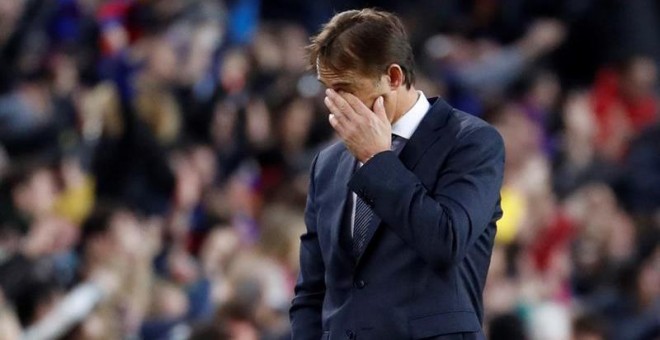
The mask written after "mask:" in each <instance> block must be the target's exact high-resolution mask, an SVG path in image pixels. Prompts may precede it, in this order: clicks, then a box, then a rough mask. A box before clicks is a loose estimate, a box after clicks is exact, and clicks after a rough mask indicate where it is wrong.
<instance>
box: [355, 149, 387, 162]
mask: <svg viewBox="0 0 660 340" xmlns="http://www.w3.org/2000/svg"><path fill="white" fill-rule="evenodd" d="M386 151H390V150H381V151H377V152H375V153H373V154H371V156H369V157H367V158H366V159H364V160H362V161H361V162H362V164H367V162H369V161H370V160H371V159H372V158H374V157H376V156H377V155H379V154H381V153H383V152H386Z"/></svg>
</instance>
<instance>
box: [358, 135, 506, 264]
mask: <svg viewBox="0 0 660 340" xmlns="http://www.w3.org/2000/svg"><path fill="white" fill-rule="evenodd" d="M425 157H433V155H432V154H426V155H425ZM446 162H447V163H446V165H445V166H444V167H443V170H442V171H441V172H440V173H439V174H438V183H437V185H436V187H435V189H434V191H433V192H430V191H428V189H427V188H425V187H424V185H423V184H422V182H421V181H420V180H419V179H418V178H417V176H416V175H415V174H413V173H412V172H411V171H410V170H408V169H407V168H406V167H405V166H404V164H403V163H401V161H400V160H399V158H398V157H397V156H396V155H395V154H394V153H393V152H391V151H385V152H381V153H379V154H377V155H376V156H374V157H373V158H372V159H370V160H369V161H368V162H367V163H366V164H365V165H364V166H362V167H361V168H360V169H359V170H358V171H357V172H356V173H355V174H354V175H353V178H351V181H350V182H349V188H351V190H353V191H354V192H355V193H356V194H357V195H359V196H360V197H361V198H362V199H363V200H364V201H365V202H367V203H368V204H370V205H371V207H372V209H373V211H374V213H375V214H377V215H378V216H379V217H380V218H381V220H382V221H383V222H385V224H386V225H387V227H389V228H390V229H391V230H393V231H394V232H395V233H397V234H398V235H399V237H401V238H402V239H403V240H404V241H405V242H406V243H408V244H409V245H410V246H411V247H413V248H414V249H415V250H416V251H417V252H418V253H419V254H420V256H421V257H422V258H423V259H424V260H425V261H427V262H428V263H430V264H431V265H433V266H435V267H439V268H447V267H450V266H452V265H455V264H458V263H460V262H461V261H462V260H463V259H464V257H465V255H466V253H467V250H468V249H469V248H470V246H471V245H472V244H474V242H475V241H476V239H477V238H479V236H480V235H481V234H482V233H483V232H484V230H485V228H486V227H487V225H488V223H489V222H490V220H491V219H492V217H493V213H494V211H495V208H496V205H497V204H498V201H499V192H500V187H501V185H502V176H503V172H504V143H503V141H502V137H501V136H500V135H499V133H498V132H497V131H496V130H495V129H494V128H493V127H491V126H485V127H480V128H478V129H476V130H474V131H473V132H471V133H469V134H468V135H467V136H464V137H463V138H462V139H461V140H459V141H458V143H457V144H456V146H455V148H454V149H453V150H452V151H451V152H450V154H449V156H448V158H447V160H446Z"/></svg>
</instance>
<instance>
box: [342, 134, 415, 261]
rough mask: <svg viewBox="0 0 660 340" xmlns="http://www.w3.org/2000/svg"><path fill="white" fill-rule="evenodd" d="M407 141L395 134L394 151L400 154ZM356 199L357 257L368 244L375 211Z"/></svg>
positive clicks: (355, 232) (354, 235)
mask: <svg viewBox="0 0 660 340" xmlns="http://www.w3.org/2000/svg"><path fill="white" fill-rule="evenodd" d="M405 142H406V139H405V138H403V137H399V136H397V135H394V134H393V135H392V151H394V152H395V153H396V154H399V152H401V149H402V148H403V145H404V144H405ZM355 200H356V201H355V219H354V222H353V254H354V255H355V257H356V258H358V257H359V256H360V254H362V251H364V248H365V247H366V245H367V235H368V234H369V224H371V219H372V217H373V214H374V213H373V211H371V208H369V206H368V205H367V204H366V203H365V202H364V201H363V200H362V199H361V198H360V197H359V196H356V197H355Z"/></svg>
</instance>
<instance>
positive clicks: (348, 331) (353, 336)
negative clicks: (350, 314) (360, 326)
mask: <svg viewBox="0 0 660 340" xmlns="http://www.w3.org/2000/svg"><path fill="white" fill-rule="evenodd" d="M346 337H347V338H349V339H351V340H352V339H355V333H353V331H352V330H350V329H347V330H346Z"/></svg>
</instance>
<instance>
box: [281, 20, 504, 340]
mask: <svg viewBox="0 0 660 340" xmlns="http://www.w3.org/2000/svg"><path fill="white" fill-rule="evenodd" d="M309 56H310V64H312V65H314V66H315V67H316V70H317V73H318V78H319V80H320V81H321V82H323V83H324V84H325V85H326V86H327V87H328V90H327V91H326V96H327V97H326V98H325V104H326V106H327V107H328V109H329V111H330V115H329V121H330V124H331V125H332V127H333V128H334V129H335V131H336V132H337V134H338V135H339V137H340V138H341V139H342V141H341V142H339V143H336V144H334V145H332V146H330V147H328V148H327V149H325V150H323V151H321V152H320V153H319V155H318V156H317V157H316V159H315V160H314V162H313V165H312V169H311V178H310V186H309V193H308V198H307V208H306V212H305V222H306V224H307V231H306V233H305V234H304V235H302V237H301V241H302V244H301V248H300V261H301V266H300V276H299V279H298V283H297V285H296V293H295V298H294V299H293V302H292V307H291V311H290V315H291V325H292V332H293V338H294V339H421V338H424V339H426V338H431V339H482V338H484V333H483V331H482V321H483V303H482V292H483V288H484V284H485V281H486V274H487V272H488V266H489V263H490V256H491V251H492V247H493V241H494V237H495V228H496V226H495V222H496V221H497V220H498V219H499V218H500V217H501V216H502V211H501V209H500V204H499V190H500V186H501V184H502V173H503V167H504V146H503V142H502V139H501V137H500V135H499V134H498V133H497V131H496V130H495V129H494V128H493V127H491V126H490V125H488V124H486V123H485V122H483V121H481V120H480V119H478V118H476V117H473V116H470V115H468V114H466V113H463V112H460V111H457V110H455V109H452V108H451V107H450V106H449V105H448V104H446V103H445V102H444V101H443V100H441V99H438V98H431V99H427V98H426V96H425V95H424V94H423V93H422V92H420V91H417V90H415V87H414V71H413V69H414V65H413V55H412V51H411V48H410V45H409V43H408V41H407V37H406V34H405V32H404V29H403V26H402V24H401V22H400V21H399V19H398V18H397V17H396V16H394V15H393V14H390V13H387V12H381V11H375V10H369V9H367V10H361V11H347V12H342V13H339V14H337V15H335V17H333V18H332V20H331V21H330V22H329V23H328V24H326V25H325V26H324V28H323V30H322V31H321V32H320V33H319V34H318V35H317V36H316V37H314V38H313V39H312V44H311V45H310V46H309Z"/></svg>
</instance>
